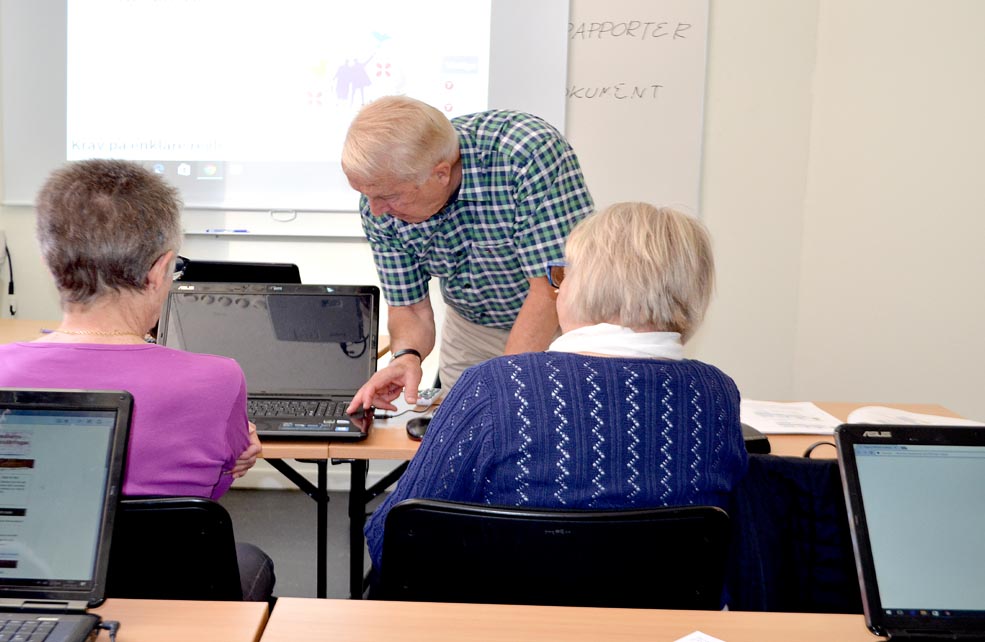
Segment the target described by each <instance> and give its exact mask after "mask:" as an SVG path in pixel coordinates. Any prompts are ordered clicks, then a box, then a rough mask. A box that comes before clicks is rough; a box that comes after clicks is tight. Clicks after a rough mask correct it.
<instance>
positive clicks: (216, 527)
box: [106, 497, 243, 600]
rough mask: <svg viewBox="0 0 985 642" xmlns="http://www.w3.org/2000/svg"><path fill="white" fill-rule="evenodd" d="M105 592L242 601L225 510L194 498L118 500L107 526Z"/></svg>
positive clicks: (165, 598)
mask: <svg viewBox="0 0 985 642" xmlns="http://www.w3.org/2000/svg"><path fill="white" fill-rule="evenodd" d="M106 595H107V597H126V598H141V599H161V600H242V599H243V590H242V587H241V584H240V573H239V563H238V561H237V558H236V541H235V540H234V538H233V525H232V520H231V519H230V517H229V513H227V512H226V509H225V508H223V507H222V506H221V505H219V504H217V503H216V502H214V501H212V500H209V499H203V498H200V497H161V498H153V497H148V498H144V497H140V498H126V499H123V500H121V502H120V507H119V510H118V511H117V514H116V524H115V525H114V527H113V540H112V547H111V549H110V557H109V577H108V579H107V581H106Z"/></svg>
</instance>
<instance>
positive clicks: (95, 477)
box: [0, 389, 132, 603]
mask: <svg viewBox="0 0 985 642" xmlns="http://www.w3.org/2000/svg"><path fill="white" fill-rule="evenodd" d="M131 403H132V402H131V397H130V395H129V393H125V392H83V391H37V390H17V391H14V390H10V389H0V598H2V599H3V600H4V601H9V600H18V599H32V600H83V601H86V602H88V603H96V602H98V601H100V600H101V599H102V595H103V590H104V586H105V575H106V563H107V558H108V553H109V543H110V537H109V535H110V531H111V527H112V520H113V517H114V515H115V507H116V503H117V500H118V495H119V489H120V486H121V484H122V476H123V457H124V454H125V450H126V438H127V432H128V426H129V417H130V404H131Z"/></svg>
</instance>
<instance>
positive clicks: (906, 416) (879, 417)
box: [848, 406, 985, 426]
mask: <svg viewBox="0 0 985 642" xmlns="http://www.w3.org/2000/svg"><path fill="white" fill-rule="evenodd" d="M848 423H850V424H898V425H903V426H985V424H983V423H982V422H980V421H972V420H971V419H957V418H955V417H942V416H940V415H926V414H923V413H919V412H909V411H907V410H897V409H896V408H887V407H885V406H863V407H862V408H857V409H855V410H853V411H852V412H851V414H849V415H848Z"/></svg>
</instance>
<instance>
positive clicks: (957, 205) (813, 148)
mask: <svg viewBox="0 0 985 642" xmlns="http://www.w3.org/2000/svg"><path fill="white" fill-rule="evenodd" d="M983 24H985V3H983V2H980V1H979V0H942V1H938V2H933V3H930V2H921V1H919V0H865V1H864V2H858V1H848V0H845V1H838V2H821V3H820V13H819V29H818V66H817V74H816V77H815V82H814V94H815V101H814V115H813V119H812V127H811V145H810V152H811V153H810V160H809V171H808V176H809V180H808V185H807V198H806V200H805V203H804V244H803V264H802V273H801V278H800V284H801V285H800V292H801V296H800V307H799V314H798V331H797V351H796V368H795V372H794V379H795V386H794V394H795V396H798V397H808V398H825V399H848V398H852V399H861V400H874V401H889V400H905V401H915V402H937V403H941V404H943V405H945V406H948V407H949V408H951V409H953V410H955V411H956V412H959V413H961V414H964V415H967V416H969V417H974V418H977V419H980V420H985V337H983V328H985V284H983V279H985V251H983V248H982V243H983V240H985V67H983V65H985V38H982V35H981V25H983Z"/></svg>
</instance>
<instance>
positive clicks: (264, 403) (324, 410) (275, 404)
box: [0, 399, 349, 642]
mask: <svg viewBox="0 0 985 642" xmlns="http://www.w3.org/2000/svg"><path fill="white" fill-rule="evenodd" d="M348 406H349V402H348V401H340V402H333V401H301V400H298V399H250V400H249V401H248V402H247V404H246V413H247V414H248V415H249V416H251V417H323V418H339V417H344V416H345V409H346V408H347V407H348ZM0 642H3V640H2V639H0Z"/></svg>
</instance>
